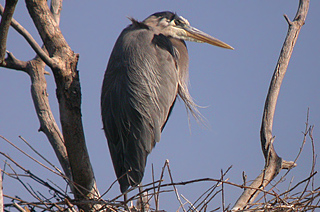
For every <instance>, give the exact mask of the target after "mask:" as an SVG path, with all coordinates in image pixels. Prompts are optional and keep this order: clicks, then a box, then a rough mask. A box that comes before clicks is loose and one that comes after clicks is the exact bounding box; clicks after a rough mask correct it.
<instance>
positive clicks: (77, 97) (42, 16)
mask: <svg viewBox="0 0 320 212" xmlns="http://www.w3.org/2000/svg"><path fill="white" fill-rule="evenodd" d="M26 4H27V8H28V11H29V14H30V16H31V17H32V19H33V22H34V24H35V26H36V27H37V30H38V32H39V34H40V36H41V39H42V41H43V42H44V45H45V47H46V49H47V51H48V53H49V55H50V56H51V57H52V59H54V61H56V66H55V67H53V68H52V71H53V74H54V77H55V82H56V85H57V98H58V102H59V110H60V120H61V126H62V132H63V137H64V141H65V147H66V149H67V152H68V157H69V162H70V167H71V170H72V176H73V181H74V182H75V184H76V185H79V192H76V193H75V196H76V198H79V199H87V198H93V197H94V196H96V197H99V192H98V190H97V188H96V183H95V179H94V174H93V170H92V166H91V163H90V159H89V155H88V151H87V147H86V143H85V137H84V131H83V125H82V118H81V89H80V82H79V74H78V71H77V63H78V59H79V58H78V57H79V55H78V54H75V53H74V52H73V51H72V50H71V48H70V47H69V45H68V44H67V42H66V40H65V39H64V37H63V35H62V33H61V31H60V29H59V26H58V24H57V23H56V22H55V20H54V19H53V16H52V14H51V12H50V10H49V8H48V5H47V1H45V0H39V1H36V0H26ZM82 194H84V195H82ZM86 210H89V208H86ZM86 210H85V211H86Z"/></svg>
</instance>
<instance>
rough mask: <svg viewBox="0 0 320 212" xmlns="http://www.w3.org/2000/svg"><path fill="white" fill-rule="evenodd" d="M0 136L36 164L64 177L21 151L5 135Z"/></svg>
mask: <svg viewBox="0 0 320 212" xmlns="http://www.w3.org/2000/svg"><path fill="white" fill-rule="evenodd" d="M0 138H2V139H3V140H5V141H6V142H7V143H9V144H10V145H11V146H13V147H14V148H16V149H17V150H19V151H20V152H21V153H22V154H24V155H25V156H27V157H28V158H30V159H31V160H33V161H34V162H36V163H37V164H39V165H40V166H42V167H44V168H45V169H47V170H49V171H51V172H52V173H54V174H56V175H58V176H60V177H63V178H65V176H64V175H63V174H62V173H59V172H56V171H54V170H53V169H50V168H49V167H47V166H45V165H44V164H42V163H41V162H39V161H38V160H36V159H35V158H33V157H31V156H30V155H29V154H27V153H26V152H25V151H23V150H22V149H20V148H19V147H18V146H16V145H15V144H14V143H12V142H11V141H9V140H8V139H6V138H5V137H3V136H2V135H0Z"/></svg>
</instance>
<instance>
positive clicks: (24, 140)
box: [19, 135, 71, 181]
mask: <svg viewBox="0 0 320 212" xmlns="http://www.w3.org/2000/svg"><path fill="white" fill-rule="evenodd" d="M19 138H20V139H21V140H22V141H23V142H24V143H25V144H27V146H28V147H29V148H30V149H31V150H32V151H34V152H35V153H36V154H37V155H38V156H39V157H41V158H42V159H43V160H44V161H45V162H47V163H48V164H49V165H50V166H52V167H53V168H54V169H55V170H56V171H57V172H58V173H60V174H61V175H63V173H62V172H61V170H60V169H59V168H58V167H56V166H55V165H53V164H52V163H51V162H50V161H49V160H47V159H46V158H45V157H44V156H43V155H41V154H40V153H39V152H38V151H37V150H36V149H35V148H33V147H32V146H31V145H30V144H29V142H28V141H27V140H26V139H24V138H23V137H22V136H21V135H19ZM68 181H71V179H68Z"/></svg>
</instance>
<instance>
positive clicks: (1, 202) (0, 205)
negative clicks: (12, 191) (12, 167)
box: [0, 168, 3, 212]
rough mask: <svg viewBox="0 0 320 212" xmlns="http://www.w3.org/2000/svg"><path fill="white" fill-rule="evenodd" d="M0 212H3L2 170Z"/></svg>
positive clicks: (0, 172)
mask: <svg viewBox="0 0 320 212" xmlns="http://www.w3.org/2000/svg"><path fill="white" fill-rule="evenodd" d="M0 212H3V187H2V169H1V168H0Z"/></svg>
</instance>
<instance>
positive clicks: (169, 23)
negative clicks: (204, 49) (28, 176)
mask: <svg viewBox="0 0 320 212" xmlns="http://www.w3.org/2000/svg"><path fill="white" fill-rule="evenodd" d="M143 23H144V24H145V25H147V26H149V27H152V28H153V29H154V30H155V31H156V32H157V33H159V34H160V33H161V34H163V35H165V36H171V37H174V38H177V39H182V40H186V41H193V42H199V43H209V44H211V45H214V46H219V47H222V48H226V49H233V47H231V46H229V45H228V44H226V43H224V42H222V41H220V40H218V39H216V38H214V37H212V36H210V35H208V34H206V33H204V32H202V31H200V30H198V29H196V28H194V27H192V26H190V24H189V22H188V20H187V19H185V18H183V17H182V16H178V15H177V14H175V13H172V12H168V11H165V12H158V13H154V14H152V15H150V16H149V17H148V18H146V19H145V20H144V21H143Z"/></svg>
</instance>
